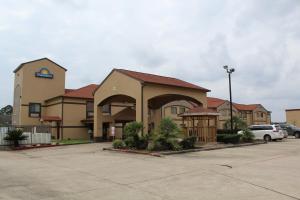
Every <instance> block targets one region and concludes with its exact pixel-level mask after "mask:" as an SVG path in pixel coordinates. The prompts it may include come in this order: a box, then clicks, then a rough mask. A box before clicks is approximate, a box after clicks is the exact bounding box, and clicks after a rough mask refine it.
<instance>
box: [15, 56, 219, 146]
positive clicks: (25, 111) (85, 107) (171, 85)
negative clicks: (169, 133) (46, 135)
mask: <svg viewBox="0 0 300 200" xmlns="http://www.w3.org/2000/svg"><path fill="white" fill-rule="evenodd" d="M66 72H67V69H66V68H65V67H63V66H61V65H59V64H57V63H55V62H54V61H52V60H50V59H48V58H42V59H39V60H34V61H30V62H26V63H22V64H20V65H19V66H18V67H17V68H16V69H15V70H14V74H15V80H14V102H13V104H14V105H13V107H14V113H13V120H12V123H13V125H14V126H17V127H18V126H19V127H26V126H34V127H36V128H39V127H44V126H47V127H49V131H51V133H52V137H53V138H56V139H68V138H70V139H88V138H89V137H90V133H92V135H93V138H94V140H96V141H106V140H110V139H111V138H112V136H115V138H123V137H124V135H123V129H124V126H125V125H126V123H128V122H132V121H138V122H142V123H143V126H144V129H143V131H142V134H149V133H152V132H153V131H154V129H155V128H156V127H157V126H158V124H159V123H160V120H161V119H162V118H164V117H171V118H172V119H173V120H174V121H175V122H176V123H177V124H178V125H179V126H180V127H181V128H182V129H183V131H184V133H185V134H186V135H187V136H192V135H193V136H196V137H197V138H198V141H199V142H215V141H216V130H217V123H218V115H219V113H218V112H217V111H215V110H213V109H209V108H207V106H208V105H207V93H208V92H209V91H210V90H208V89H206V88H203V87H200V86H197V85H194V84H191V83H188V82H185V81H182V80H179V79H176V78H171V77H164V76H158V75H154V74H147V73H141V72H135V71H129V70H125V69H113V70H112V71H111V72H110V74H108V76H107V77H106V78H105V79H104V80H103V81H102V82H101V83H100V84H90V85H87V86H84V87H82V88H78V89H66V88H65V77H66Z"/></svg>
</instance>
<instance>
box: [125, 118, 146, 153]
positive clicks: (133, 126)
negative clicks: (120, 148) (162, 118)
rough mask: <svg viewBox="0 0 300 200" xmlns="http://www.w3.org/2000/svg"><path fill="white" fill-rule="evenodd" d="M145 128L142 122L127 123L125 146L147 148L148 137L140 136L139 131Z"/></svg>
mask: <svg viewBox="0 0 300 200" xmlns="http://www.w3.org/2000/svg"><path fill="white" fill-rule="evenodd" d="M142 129H143V124H142V123H141V122H130V123H128V124H126V126H125V129H124V133H125V140H124V143H125V146H126V147H128V148H134V149H146V148H147V146H148V137H147V136H146V137H145V136H140V135H139V133H140V132H141V131H142Z"/></svg>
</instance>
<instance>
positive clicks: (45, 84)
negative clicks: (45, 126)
mask: <svg viewBox="0 0 300 200" xmlns="http://www.w3.org/2000/svg"><path fill="white" fill-rule="evenodd" d="M43 67H45V68H47V69H48V70H49V71H50V73H52V74H53V75H54V77H53V79H48V78H39V77H36V76H35V73H36V72H39V71H40V69H41V68H43ZM17 85H20V86H21V92H20V93H21V99H20V103H19V104H20V107H19V108H14V109H15V110H16V111H17V112H18V111H19V112H18V113H19V120H17V118H18V117H17V113H16V118H15V119H16V123H17V124H18V125H39V124H40V121H39V120H40V118H39V117H36V118H34V117H29V112H28V109H29V107H28V105H29V103H41V104H42V108H41V111H42V112H41V115H44V114H45V113H46V111H45V110H46V109H45V107H43V105H44V101H45V100H46V99H49V98H52V97H55V96H58V95H62V94H64V89H65V70H64V69H62V68H61V67H59V66H57V65H56V64H54V63H53V62H51V61H49V60H47V59H43V60H38V61H35V62H30V63H27V64H24V66H23V67H22V68H21V69H19V70H18V71H17V72H16V73H15V86H17ZM17 96H18V94H16V95H15V97H14V98H17ZM15 101H16V102H17V100H15ZM18 121H19V122H18Z"/></svg>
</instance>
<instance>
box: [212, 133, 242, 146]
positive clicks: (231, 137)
mask: <svg viewBox="0 0 300 200" xmlns="http://www.w3.org/2000/svg"><path fill="white" fill-rule="evenodd" d="M240 138H241V135H238V134H218V135H217V142H223V143H226V144H227V143H232V144H237V143H239V142H240Z"/></svg>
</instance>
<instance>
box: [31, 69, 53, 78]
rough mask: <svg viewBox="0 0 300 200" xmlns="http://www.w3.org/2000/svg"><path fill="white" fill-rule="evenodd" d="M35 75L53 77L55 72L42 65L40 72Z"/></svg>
mask: <svg viewBox="0 0 300 200" xmlns="http://www.w3.org/2000/svg"><path fill="white" fill-rule="evenodd" d="M35 77H39V78H50V79H52V78H53V74H51V73H50V71H49V70H48V69H47V68H46V67H42V68H41V69H40V70H39V71H38V72H35Z"/></svg>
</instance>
